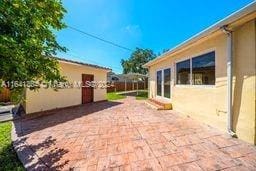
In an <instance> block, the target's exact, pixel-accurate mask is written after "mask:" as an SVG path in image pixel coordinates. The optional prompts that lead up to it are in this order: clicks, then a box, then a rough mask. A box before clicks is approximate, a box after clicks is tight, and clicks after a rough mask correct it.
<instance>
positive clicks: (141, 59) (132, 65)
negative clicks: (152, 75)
mask: <svg viewBox="0 0 256 171" xmlns="http://www.w3.org/2000/svg"><path fill="white" fill-rule="evenodd" d="M155 57H156V55H155V54H154V53H153V51H152V50H149V49H140V48H136V50H135V51H134V52H133V53H132V54H131V56H130V58H129V59H128V60H124V59H122V60H121V64H122V67H123V73H124V74H127V73H130V72H132V73H140V74H147V69H146V68H143V67H142V65H144V64H145V63H147V62H148V61H150V60H152V59H154V58H155Z"/></svg>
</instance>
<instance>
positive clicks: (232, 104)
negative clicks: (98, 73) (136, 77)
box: [144, 1, 256, 144]
mask: <svg viewBox="0 0 256 171" xmlns="http://www.w3.org/2000/svg"><path fill="white" fill-rule="evenodd" d="M255 32H256V2H255V1H254V2H253V3H251V4H249V5H248V6H246V7H244V8H242V9H241V10H239V11H237V12H235V13H233V14H232V15H230V16H228V17H227V18H225V19H223V20H221V21H219V22H217V23H216V24H214V25H213V26H211V27H209V28H207V29H206V30H204V31H202V32H200V33H198V34H196V35H195V36H193V37H192V38H190V39H188V40H187V41H185V42H183V43H181V44H180V45H178V46H176V47H175V48H173V49H171V50H169V51H168V52H166V53H164V54H163V55H161V56H159V57H158V58H156V59H154V60H152V61H150V62H148V63H146V64H145V65H144V67H146V68H148V69H149V98H154V99H156V100H159V101H161V100H162V99H165V100H166V99H167V100H169V101H170V102H171V103H172V106H173V109H174V110H177V111H180V112H181V113H184V114H187V115H189V116H191V117H193V118H196V119H198V120H200V121H203V122H205V123H207V124H209V125H212V126H214V127H216V128H219V129H221V130H226V129H227V130H228V132H229V133H230V134H231V135H234V134H236V136H237V137H238V138H241V139H243V140H245V141H248V142H250V143H254V144H256V123H255V122H256V116H255V115H256V114H255V113H256V111H255V110H256V106H255V102H256V90H255V89H256V75H255V73H256V62H255V60H256V59H255V58H256V56H255V54H256V49H255V48H256V43H255V42H256V33H255Z"/></svg>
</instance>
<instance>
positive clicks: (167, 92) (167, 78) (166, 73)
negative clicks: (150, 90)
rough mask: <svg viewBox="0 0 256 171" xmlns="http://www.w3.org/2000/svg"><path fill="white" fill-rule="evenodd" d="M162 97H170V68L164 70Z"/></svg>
mask: <svg viewBox="0 0 256 171" xmlns="http://www.w3.org/2000/svg"><path fill="white" fill-rule="evenodd" d="M163 94H164V97H166V98H171V69H170V68H168V69H165V70H164V93H163Z"/></svg>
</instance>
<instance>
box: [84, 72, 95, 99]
mask: <svg viewBox="0 0 256 171" xmlns="http://www.w3.org/2000/svg"><path fill="white" fill-rule="evenodd" d="M83 76H90V77H92V81H94V75H93V74H82V85H84V83H83ZM84 89H86V87H82V89H81V96H82V97H81V100H82V104H86V103H91V102H93V101H94V88H93V87H92V97H91V101H90V102H86V103H84V96H83V91H84Z"/></svg>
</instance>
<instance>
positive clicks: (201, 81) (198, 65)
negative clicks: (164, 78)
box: [176, 52, 215, 85]
mask: <svg viewBox="0 0 256 171" xmlns="http://www.w3.org/2000/svg"><path fill="white" fill-rule="evenodd" d="M191 67H192V68H191ZM176 84H181V85H182V84H185V85H186V84H192V85H215V52H210V53H206V54H203V55H200V56H197V57H193V58H191V59H188V60H185V61H182V62H178V63H176Z"/></svg>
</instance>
